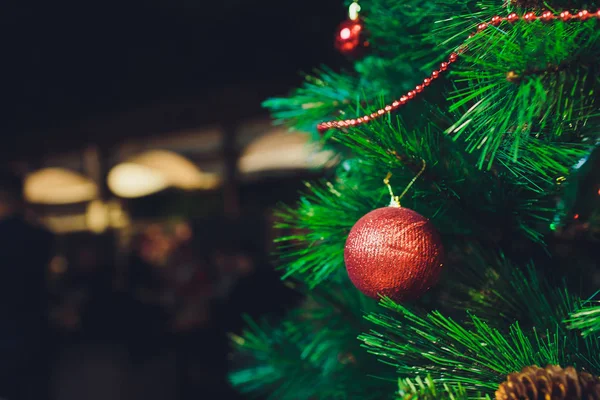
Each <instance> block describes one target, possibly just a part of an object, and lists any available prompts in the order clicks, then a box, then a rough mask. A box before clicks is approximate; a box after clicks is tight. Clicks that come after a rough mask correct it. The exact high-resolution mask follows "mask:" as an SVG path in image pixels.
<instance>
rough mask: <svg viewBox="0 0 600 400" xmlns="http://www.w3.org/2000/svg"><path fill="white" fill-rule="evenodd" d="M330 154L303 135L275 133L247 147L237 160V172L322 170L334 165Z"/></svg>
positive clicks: (262, 137)
mask: <svg viewBox="0 0 600 400" xmlns="http://www.w3.org/2000/svg"><path fill="white" fill-rule="evenodd" d="M333 156H334V155H333V153H332V152H330V151H322V150H321V149H319V147H318V146H316V145H314V144H311V143H310V136H309V135H308V134H304V133H289V132H285V131H275V132H273V133H269V134H266V135H264V136H261V137H259V138H258V139H256V140H255V141H254V142H252V143H250V144H249V145H248V147H246V149H245V150H244V153H243V154H242V156H241V157H240V160H239V163H238V168H239V170H240V172H242V173H244V174H249V173H253V172H261V171H276V170H289V169H309V168H321V167H324V166H326V165H328V164H329V163H331V162H333Z"/></svg>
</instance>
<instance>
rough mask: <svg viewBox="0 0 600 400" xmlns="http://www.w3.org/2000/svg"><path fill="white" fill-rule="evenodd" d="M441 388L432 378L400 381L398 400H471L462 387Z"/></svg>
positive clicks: (446, 386) (442, 386)
mask: <svg viewBox="0 0 600 400" xmlns="http://www.w3.org/2000/svg"><path fill="white" fill-rule="evenodd" d="M440 386H441V387H437V386H436V384H435V382H434V381H433V379H431V376H428V377H427V378H426V379H424V380H423V379H421V378H420V377H416V378H414V379H408V378H407V379H399V380H398V396H397V397H396V400H468V399H469V398H470V397H469V396H468V395H467V392H466V391H465V390H464V389H463V388H462V387H461V386H460V385H459V386H457V387H451V386H450V385H448V384H442V385H440ZM486 400H488V398H486Z"/></svg>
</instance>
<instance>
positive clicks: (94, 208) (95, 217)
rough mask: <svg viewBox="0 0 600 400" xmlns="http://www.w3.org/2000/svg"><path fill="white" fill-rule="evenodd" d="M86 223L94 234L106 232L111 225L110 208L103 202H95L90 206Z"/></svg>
mask: <svg viewBox="0 0 600 400" xmlns="http://www.w3.org/2000/svg"><path fill="white" fill-rule="evenodd" d="M85 223H86V225H87V227H88V229H89V230H90V231H92V232H94V233H102V232H104V231H106V229H107V228H108V225H109V220H108V207H107V206H106V204H104V202H103V201H101V200H94V201H92V202H91V203H90V204H88V207H87V212H86V213H85Z"/></svg>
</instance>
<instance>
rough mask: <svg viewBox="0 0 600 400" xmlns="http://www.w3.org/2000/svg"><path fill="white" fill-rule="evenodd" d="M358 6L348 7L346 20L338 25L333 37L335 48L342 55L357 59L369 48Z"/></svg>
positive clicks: (354, 4)
mask: <svg viewBox="0 0 600 400" xmlns="http://www.w3.org/2000/svg"><path fill="white" fill-rule="evenodd" d="M359 11H360V6H359V5H358V3H357V2H354V3H352V4H351V5H350V7H349V10H348V19H347V20H346V21H344V22H342V23H341V24H340V26H339V27H338V30H337V34H336V37H335V47H336V48H337V49H338V51H339V52H340V53H342V54H344V55H347V56H351V57H359V56H360V55H362V53H363V51H364V50H365V49H366V48H367V47H368V46H369V41H368V40H367V32H366V30H365V26H364V22H363V21H362V19H360V17H359V16H358V12H359Z"/></svg>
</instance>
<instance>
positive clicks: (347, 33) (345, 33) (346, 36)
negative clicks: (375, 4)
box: [340, 28, 351, 40]
mask: <svg viewBox="0 0 600 400" xmlns="http://www.w3.org/2000/svg"><path fill="white" fill-rule="evenodd" d="M350 33H351V32H350V29H349V28H344V29H342V30H341V31H340V37H341V38H342V39H344V40H346V39H349V38H350Z"/></svg>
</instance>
